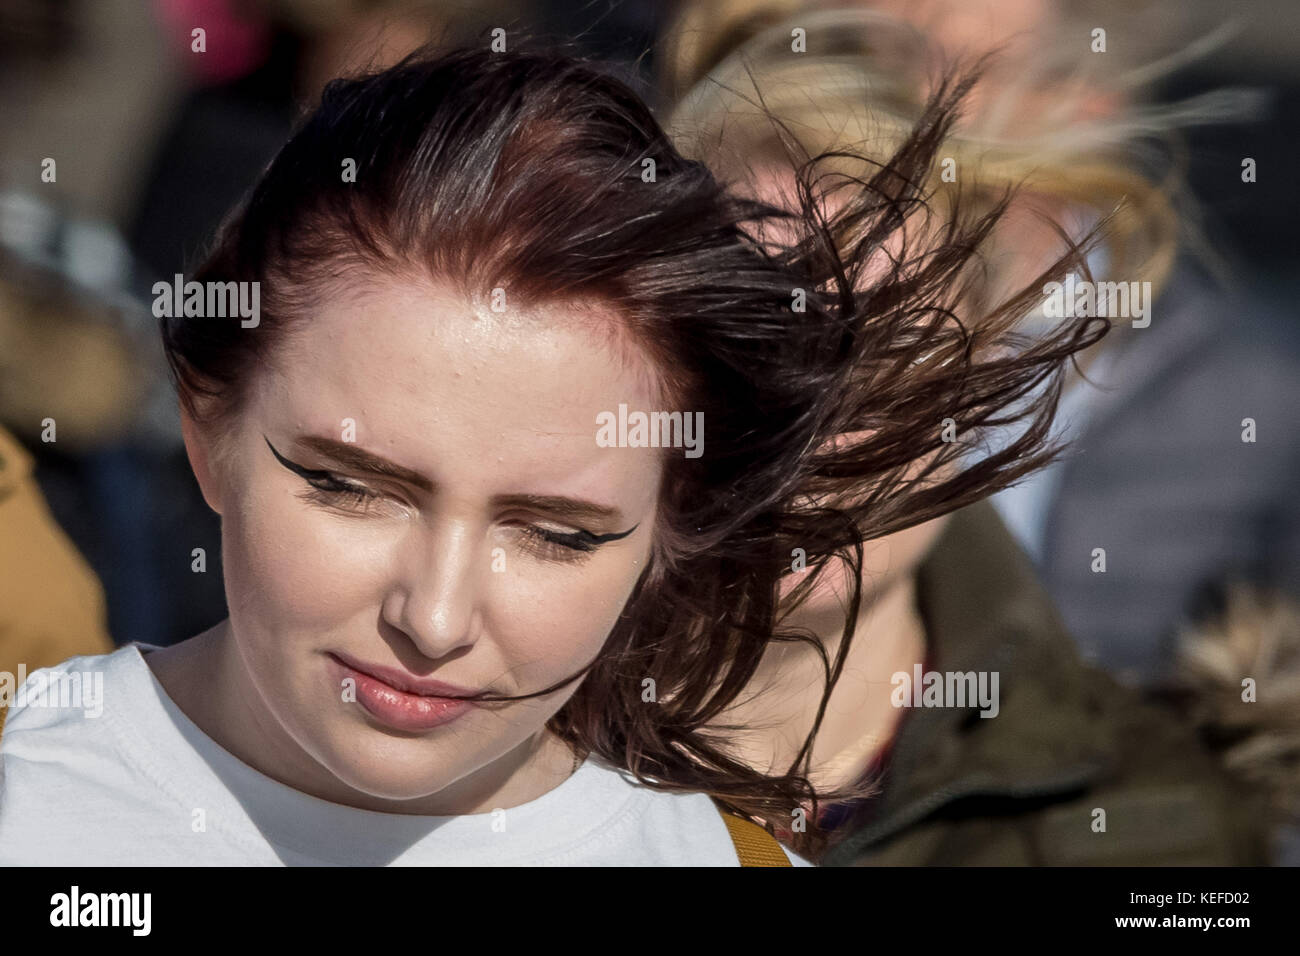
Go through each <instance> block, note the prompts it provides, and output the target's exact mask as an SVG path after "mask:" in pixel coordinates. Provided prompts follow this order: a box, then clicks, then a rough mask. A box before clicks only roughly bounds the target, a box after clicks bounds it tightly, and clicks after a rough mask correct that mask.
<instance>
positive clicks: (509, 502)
mask: <svg viewBox="0 0 1300 956" xmlns="http://www.w3.org/2000/svg"><path fill="white" fill-rule="evenodd" d="M294 441H295V443H296V444H298V445H301V446H302V447H304V448H307V449H310V450H311V451H314V452H316V453H317V454H318V455H322V456H323V457H325V458H329V459H332V460H333V461H335V462H337V463H338V464H340V465H344V466H345V467H349V468H354V469H356V470H358V471H365V472H369V473H371V474H375V475H382V476H384V477H386V478H393V479H395V480H397V481H402V482H405V483H406V484H409V485H411V486H413V487H415V488H419V489H420V490H421V491H426V492H430V493H432V492H433V491H434V490H435V488H436V487H437V485H436V484H435V483H434V481H433V480H432V479H430V478H429V477H428V476H426V475H423V474H421V473H420V472H418V471H413V470H412V469H410V468H406V467H404V466H402V465H399V464H397V463H396V462H393V461H389V460H388V459H387V458H384V457H382V456H380V455H376V454H375V453H374V452H369V451H366V450H365V449H364V448H358V447H357V446H356V445H353V444H351V443H349V442H341V441H336V440H334V439H333V438H326V437H324V436H323V435H303V436H300V437H298V438H296V439H295V440H294ZM267 444H270V441H269V440H268V442H267ZM274 450H275V449H274V448H272V451H274ZM492 504H493V506H495V507H520V508H532V509H535V510H538V511H545V512H547V513H549V514H552V515H555V516H556V517H559V518H572V519H574V520H587V521H609V522H611V523H614V524H616V525H618V524H622V523H623V513H622V512H621V511H619V509H618V508H615V507H612V506H609V505H602V504H597V503H596V502H594V501H586V500H584V499H582V498H570V497H567V496H565V495H531V494H509V495H496V496H495V497H493V499H492Z"/></svg>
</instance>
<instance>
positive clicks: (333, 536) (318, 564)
mask: <svg viewBox="0 0 1300 956" xmlns="http://www.w3.org/2000/svg"><path fill="white" fill-rule="evenodd" d="M348 525H349V522H348V521H346V520H345V519H342V518H336V517H333V516H331V515H328V514H325V513H323V512H321V511H320V510H319V509H313V508H312V507H311V506H309V505H307V504H305V503H304V502H301V501H299V500H298V499H297V498H296V497H295V496H294V495H293V494H292V493H291V492H288V491H279V490H277V491H275V492H263V491H252V490H250V491H249V492H248V493H246V494H244V495H242V496H241V499H240V505H239V507H238V509H237V510H236V511H235V512H234V513H233V514H229V515H227V517H226V518H224V519H223V521H222V549H223V562H224V564H225V571H226V580H227V588H228V590H229V592H230V595H229V596H230V600H231V605H232V614H233V613H234V608H235V606H236V605H238V606H239V607H240V609H243V608H249V609H255V610H256V615H255V616H254V617H253V621H252V623H254V624H255V625H256V626H258V627H261V628H264V629H266V630H272V629H274V630H275V631H276V632H277V633H280V634H283V633H285V632H286V631H292V630H295V629H300V628H301V629H311V630H312V631H313V632H315V633H321V632H322V631H323V630H324V629H326V628H328V627H329V626H330V624H331V623H337V622H339V621H340V620H341V619H344V618H346V617H348V616H349V615H350V614H352V613H356V612H357V611H359V610H360V609H362V608H364V607H367V606H369V605H373V604H374V603H375V600H376V598H375V591H374V589H375V586H376V581H377V580H378V578H379V576H380V575H381V573H382V571H381V569H382V568H383V567H384V565H385V563H386V562H385V560H384V548H383V547H382V546H381V545H379V544H378V543H376V542H374V541H370V540H368V537H369V536H367V535H366V534H364V533H362V532H361V529H360V528H359V526H353V527H349V526H348Z"/></svg>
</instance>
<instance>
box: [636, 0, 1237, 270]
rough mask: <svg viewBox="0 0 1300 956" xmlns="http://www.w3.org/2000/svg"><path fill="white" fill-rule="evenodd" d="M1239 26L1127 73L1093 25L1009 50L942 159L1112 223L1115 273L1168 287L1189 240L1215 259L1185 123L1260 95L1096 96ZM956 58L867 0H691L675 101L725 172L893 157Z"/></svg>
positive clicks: (675, 67)
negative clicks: (948, 61)
mask: <svg viewBox="0 0 1300 956" xmlns="http://www.w3.org/2000/svg"><path fill="white" fill-rule="evenodd" d="M795 30H802V31H803V35H804V39H805V42H806V50H807V52H803V53H801V54H798V55H792V51H791V43H792V34H793V32H794V31H795ZM1085 36H1086V34H1085ZM1224 38H1225V33H1224V31H1222V30H1220V31H1218V32H1217V33H1216V34H1214V35H1211V36H1208V37H1205V38H1202V39H1201V40H1200V41H1198V42H1197V43H1194V44H1191V45H1189V46H1188V47H1187V48H1186V49H1185V50H1184V51H1182V52H1181V53H1179V54H1178V55H1176V56H1174V57H1171V58H1167V59H1166V60H1164V61H1161V62H1159V63H1153V64H1147V65H1145V66H1143V67H1141V68H1140V69H1134V70H1131V71H1128V72H1121V73H1118V74H1117V75H1115V76H1111V77H1107V76H1105V75H1102V74H1100V73H1099V72H1098V71H1099V61H1098V60H1097V58H1094V60H1088V59H1087V58H1081V57H1079V56H1078V55H1077V35H1076V36H1074V37H1073V42H1074V43H1075V44H1076V46H1075V48H1074V52H1072V51H1070V50H1066V49H1064V48H1063V47H1062V46H1061V45H1060V44H1053V43H1052V42H1050V40H1044V42H1043V43H1042V44H1040V45H1039V46H1038V47H1037V48H1036V50H1035V56H1033V57H1030V58H1028V59H1029V60H1030V62H1027V63H1021V62H1016V63H1015V64H1007V63H1006V62H1005V61H1002V62H1000V61H998V59H997V58H996V56H995V57H994V58H992V59H991V60H987V61H985V62H984V63H983V64H982V66H983V67H984V68H986V69H987V71H988V73H987V75H988V76H990V77H994V78H996V80H997V82H996V83H995V84H990V85H989V89H991V90H992V92H993V95H992V96H991V97H989V98H987V99H986V100H985V101H983V103H982V105H981V108H980V109H979V110H977V111H970V110H968V111H967V115H965V116H963V117H962V118H961V120H960V121H959V122H958V124H957V125H956V126H955V127H954V129H953V131H952V133H951V134H950V136H949V137H948V138H947V140H946V141H945V143H944V144H943V146H942V149H941V151H940V155H941V156H942V157H944V159H945V160H947V159H951V160H952V161H953V164H954V165H952V166H950V168H951V169H955V170H960V177H961V187H960V188H961V189H962V192H963V194H965V195H968V196H969V194H970V193H972V192H973V193H975V194H977V195H978V196H983V197H986V198H987V200H988V201H989V202H990V203H992V202H994V201H996V200H997V198H998V197H999V196H1000V195H1002V194H1004V193H1005V192H1006V191H1007V190H1015V191H1016V193H1017V196H1018V198H1020V199H1022V200H1027V201H1028V202H1029V203H1033V202H1041V201H1046V202H1048V203H1050V204H1052V205H1053V207H1054V208H1056V209H1062V208H1063V209H1065V210H1068V211H1069V213H1070V215H1071V216H1074V217H1078V218H1079V219H1080V220H1082V221H1083V222H1084V223H1096V222H1102V223H1104V228H1103V229H1101V230H1099V238H1100V241H1101V249H1102V250H1103V251H1104V253H1105V261H1106V263H1107V267H1106V271H1107V272H1108V273H1109V274H1110V275H1111V276H1122V277H1123V278H1124V279H1126V280H1129V281H1142V280H1145V281H1150V282H1151V283H1152V286H1153V288H1154V289H1155V290H1158V289H1159V288H1160V287H1161V286H1162V285H1163V284H1164V282H1165V280H1166V279H1167V277H1168V276H1169V274H1170V271H1171V270H1172V267H1173V264H1174V260H1175V258H1176V256H1177V254H1178V253H1179V251H1180V247H1182V246H1184V245H1193V246H1196V247H1198V249H1199V251H1200V252H1201V253H1202V254H1203V255H1205V256H1206V257H1207V258H1209V259H1211V264H1212V265H1213V264H1215V263H1214V262H1213V256H1212V255H1211V254H1210V253H1209V247H1208V244H1206V243H1204V241H1203V240H1201V239H1200V237H1199V233H1198V231H1197V230H1196V228H1195V227H1196V218H1195V211H1194V208H1192V207H1191V206H1190V203H1189V200H1188V197H1187V195H1186V192H1185V189H1184V185H1183V175H1182V173H1183V165H1184V159H1185V157H1184V156H1183V154H1182V152H1181V148H1180V144H1179V142H1178V140H1177V138H1176V137H1174V136H1173V135H1172V134H1173V133H1174V132H1175V131H1176V130H1178V129H1179V128H1181V127H1184V126H1187V125H1190V124H1192V123H1197V122H1207V121H1215V120H1225V119H1228V118H1236V119H1240V118H1246V117H1249V116H1250V115H1253V114H1254V113H1257V112H1258V107H1259V102H1260V100H1259V97H1258V96H1256V95H1253V94H1250V93H1249V92H1248V91H1239V90H1237V91H1233V90H1226V91H1218V92H1216V93H1214V94H1209V95H1207V96H1202V97H1197V98H1195V99H1193V100H1188V101H1184V102H1182V103H1175V104H1167V105H1162V106H1148V105H1141V104H1137V103H1133V104H1130V105H1126V106H1124V107H1122V108H1120V109H1118V110H1113V111H1111V112H1110V113H1109V115H1105V116H1087V115H1086V114H1087V112H1088V105H1087V104H1088V102H1089V98H1090V97H1091V98H1093V99H1095V98H1096V97H1097V96H1098V91H1099V90H1100V91H1102V95H1113V96H1115V97H1119V96H1121V95H1123V96H1127V94H1128V92H1129V91H1131V90H1132V89H1133V88H1135V87H1138V86H1141V85H1142V84H1144V83H1148V82H1150V80H1151V79H1153V78H1154V77H1157V76H1160V75H1163V73H1165V72H1169V71H1171V70H1172V69H1173V68H1174V67H1175V66H1177V65H1178V64H1179V63H1181V62H1183V61H1185V60H1186V59H1188V58H1191V57H1193V56H1196V55H1199V54H1200V53H1202V52H1204V51H1205V50H1208V49H1210V48H1213V47H1214V46H1215V45H1217V44H1220V43H1221V42H1222V41H1223V39H1224ZM944 59H945V58H944V55H943V54H942V53H940V51H939V50H938V49H937V47H936V45H935V44H934V43H933V42H932V41H931V40H930V39H928V38H927V37H926V36H925V34H924V33H923V32H922V31H919V30H917V29H915V28H913V27H911V26H908V25H906V24H904V23H902V22H901V21H898V20H896V19H894V18H892V17H888V16H885V15H884V14H881V13H876V12H872V11H869V10H866V9H863V8H861V7H850V8H842V9H821V8H819V7H818V6H816V5H810V4H809V3H808V2H807V0H709V2H687V3H685V4H683V6H682V7H681V8H680V12H679V16H678V19H677V21H676V23H675V25H674V27H673V28H672V29H671V30H670V32H669V33H668V35H667V36H666V37H665V42H664V44H663V56H662V62H663V68H662V70H661V86H662V88H663V90H664V92H665V94H666V95H668V96H669V97H670V98H671V100H672V102H673V103H674V106H673V109H672V112H671V116H670V120H669V127H670V131H671V132H672V133H673V134H674V135H675V136H676V137H677V139H678V141H679V143H680V144H681V148H682V149H683V150H684V151H685V152H687V154H688V155H694V156H696V157H697V158H706V159H707V160H708V161H711V162H713V163H716V164H718V165H719V166H721V167H723V168H727V167H729V166H731V167H734V166H735V165H736V164H737V163H741V164H743V163H744V162H750V161H752V160H754V159H755V158H763V157H764V156H765V155H766V154H769V153H772V152H774V151H776V150H779V149H788V147H790V146H792V145H793V146H794V147H796V148H797V149H799V150H801V151H804V152H806V153H808V154H809V155H812V156H816V155H818V154H821V153H824V152H828V151H834V150H836V149H840V148H851V149H852V150H854V151H855V152H864V153H866V154H867V155H870V156H873V157H876V158H878V159H879V160H880V161H882V162H883V161H884V160H886V159H888V157H889V156H890V155H892V151H893V149H894V148H895V147H896V146H897V145H898V144H899V143H901V142H902V141H903V140H904V139H905V137H906V135H907V133H908V132H909V130H910V129H911V126H912V124H913V123H914V121H915V119H916V117H917V115H918V114H919V112H920V110H921V107H922V104H923V103H924V101H925V96H926V93H927V90H928V88H929V86H930V85H932V83H933V77H932V75H931V74H932V72H933V69H932V68H933V67H934V66H935V65H936V64H940V63H942V62H943V61H944ZM1108 65H1109V64H1108ZM1012 66H1013V67H1014V68H1015V72H1011V71H1010V67H1012ZM1043 89H1051V91H1052V102H1051V103H1050V105H1046V106H1044V105H1043V104H1041V103H1037V104H1031V103H1030V100H1031V99H1032V97H1033V96H1034V95H1035V94H1037V93H1040V92H1041V91H1042V90H1043ZM772 118H775V119H777V120H778V121H779V128H778V126H774V124H773V123H772V121H771V120H772ZM1160 167H1163V168H1160ZM942 175H943V170H942V169H939V168H936V169H934V170H932V171H931V174H930V179H929V181H928V182H927V183H926V184H925V186H926V191H927V192H933V194H934V195H935V197H936V199H938V200H939V201H940V202H941V203H942V202H943V201H944V197H945V195H946V194H948V192H949V191H948V190H947V189H945V188H944V187H945V185H946V184H945V183H944V182H943V180H942ZM1062 225H1063V226H1064V223H1062ZM995 236H996V233H995ZM1075 238H1077V236H1076V237H1075Z"/></svg>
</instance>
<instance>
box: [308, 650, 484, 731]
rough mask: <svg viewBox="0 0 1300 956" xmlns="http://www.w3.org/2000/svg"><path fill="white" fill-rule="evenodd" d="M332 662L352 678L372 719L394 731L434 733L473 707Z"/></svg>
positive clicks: (334, 659) (463, 702)
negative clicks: (408, 689) (424, 694)
mask: <svg viewBox="0 0 1300 956" xmlns="http://www.w3.org/2000/svg"><path fill="white" fill-rule="evenodd" d="M330 662H331V663H332V664H333V666H334V668H335V669H336V670H337V671H339V673H340V675H341V676H342V677H350V678H352V680H353V682H354V683H355V686H356V689H357V701H358V702H359V703H360V704H361V706H362V707H364V708H365V709H366V711H367V713H369V714H370V715H371V716H372V717H374V718H375V719H376V720H378V721H379V722H380V723H381V724H384V725H385V726H388V727H391V728H393V729H394V730H432V729H433V728H434V727H440V726H442V725H443V724H447V723H450V722H451V721H453V720H455V719H456V718H457V717H460V716H461V715H462V714H464V713H465V712H466V711H468V710H469V709H470V708H471V707H473V706H474V703H473V702H472V701H468V700H451V699H449V698H446V697H421V696H420V695H419V694H408V693H407V692H406V691H401V690H398V689H397V688H396V687H393V686H392V685H390V684H385V683H384V682H383V681H381V680H378V679H376V678H374V677H371V676H370V675H369V674H363V673H362V672H361V671H357V670H353V669H352V668H351V667H348V666H347V665H346V664H344V663H343V662H342V661H340V660H339V659H338V658H336V657H330Z"/></svg>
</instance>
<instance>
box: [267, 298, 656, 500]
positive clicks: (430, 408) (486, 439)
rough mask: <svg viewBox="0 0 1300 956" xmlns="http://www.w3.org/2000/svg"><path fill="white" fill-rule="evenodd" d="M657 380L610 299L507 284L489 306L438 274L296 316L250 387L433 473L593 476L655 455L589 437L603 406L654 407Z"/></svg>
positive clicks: (332, 431) (324, 426) (282, 408)
mask: <svg viewBox="0 0 1300 956" xmlns="http://www.w3.org/2000/svg"><path fill="white" fill-rule="evenodd" d="M657 381H658V376H657V370H656V369H655V367H654V366H653V365H652V363H651V361H650V360H649V358H648V356H646V355H645V354H644V352H643V351H642V350H641V349H639V348H638V347H636V346H635V345H634V344H633V343H632V341H631V339H630V336H629V335H628V333H627V330H626V327H625V325H624V323H623V321H622V318H621V317H620V316H619V315H618V314H617V313H616V312H615V310H614V309H613V307H611V306H608V305H604V304H602V303H599V302H591V301H587V302H582V301H574V302H559V303H551V304H547V305H544V306H529V307H518V306H515V305H513V304H511V303H510V302H509V300H508V293H507V299H506V302H505V308H504V310H503V311H496V310H494V309H493V308H492V303H491V302H490V300H485V301H482V302H475V301H470V300H468V299H467V298H466V297H464V296H462V295H460V294H458V293H456V292H454V291H452V290H450V289H448V288H446V287H442V286H439V285H436V284H432V283H428V282H423V283H422V282H416V281H402V280H396V279H393V280H388V279H383V280H378V279H376V280H371V281H369V282H367V283H365V284H364V285H360V284H358V285H356V286H354V287H352V288H351V289H349V290H347V291H345V292H344V293H342V294H339V295H334V296H331V297H328V298H327V299H326V300H325V301H323V302H322V303H321V304H320V306H319V307H318V308H317V310H316V311H314V312H313V313H312V315H311V316H310V318H308V319H307V320H305V321H303V322H302V323H300V324H298V325H296V326H295V327H294V328H293V330H292V331H291V332H290V334H289V337H288V340H287V341H286V342H285V343H284V349H283V351H282V352H281V354H280V356H279V357H278V359H277V361H276V362H275V363H274V368H273V369H271V370H269V371H268V373H267V375H266V376H264V377H263V383H262V387H261V388H259V390H258V391H259V394H260V398H261V401H262V403H263V406H264V408H265V409H266V410H267V411H270V412H276V413H278V414H281V415H282V416H287V417H288V418H290V419H292V425H293V426H294V427H296V428H298V429H301V430H308V429H313V430H316V431H317V433H320V434H325V435H330V436H331V437H337V432H339V430H340V429H341V427H342V424H341V423H342V422H343V420H344V419H349V418H350V419H352V420H354V421H355V422H356V441H357V444H358V445H360V446H362V447H365V448H367V449H369V450H372V451H376V452H377V453H380V454H385V455H391V457H394V458H395V460H398V461H399V462H400V463H402V464H409V465H411V467H416V468H420V467H421V466H423V467H428V468H432V469H433V471H434V473H437V474H442V475H444V476H446V475H447V473H448V472H449V471H450V472H454V471H457V470H459V471H461V472H462V473H464V474H466V475H468V474H469V473H471V472H472V471H473V470H474V469H475V468H480V469H481V468H483V467H490V468H492V469H494V470H495V471H497V472H499V473H501V474H503V475H505V476H507V477H513V478H524V477H533V478H537V479H543V480H545V479H554V480H561V479H563V480H566V481H572V480H578V481H582V480H587V481H589V482H592V483H599V482H600V481H602V480H604V481H611V480H618V479H623V478H626V477H627V474H628V473H629V470H636V469H641V470H644V469H645V468H646V467H647V466H649V465H652V464H655V463H656V462H657V459H656V458H655V455H656V454H657V452H658V450H657V449H648V448H606V447H600V446H599V445H598V444H597V442H596V434H597V415H598V414H600V413H601V412H606V411H614V410H616V409H617V408H618V406H619V404H620V403H626V404H627V405H628V406H629V407H630V408H635V409H644V410H655V409H657V408H658V405H657V404H656V403H657V402H658V401H659V400H660V399H659V396H658V392H659V389H658V387H657V384H656V383H657ZM462 466H463V467H462ZM593 493H594V492H593Z"/></svg>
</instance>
